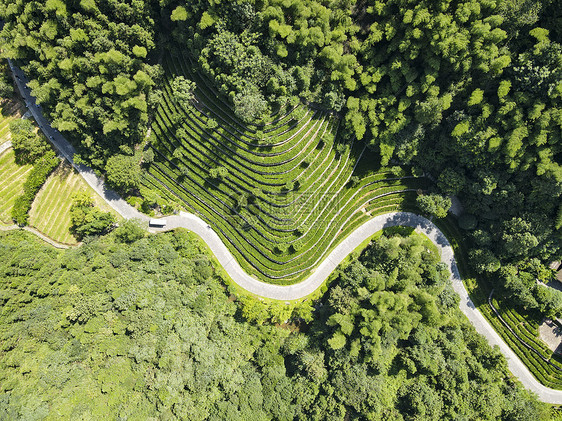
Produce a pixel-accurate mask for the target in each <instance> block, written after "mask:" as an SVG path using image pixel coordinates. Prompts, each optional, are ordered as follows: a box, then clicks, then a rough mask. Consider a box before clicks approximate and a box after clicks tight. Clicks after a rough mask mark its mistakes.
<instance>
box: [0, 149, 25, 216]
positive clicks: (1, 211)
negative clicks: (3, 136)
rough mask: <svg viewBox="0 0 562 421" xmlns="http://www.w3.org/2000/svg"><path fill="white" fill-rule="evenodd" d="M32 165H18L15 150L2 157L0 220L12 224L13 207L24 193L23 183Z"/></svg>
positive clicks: (6, 152)
mask: <svg viewBox="0 0 562 421" xmlns="http://www.w3.org/2000/svg"><path fill="white" fill-rule="evenodd" d="M31 168H33V166H32V165H18V164H16V161H15V155H14V151H13V149H8V150H6V151H5V152H4V153H3V154H2V155H0V220H1V221H2V222H4V223H6V224H11V223H12V216H11V211H12V206H13V204H14V200H16V197H18V196H19V195H21V194H22V193H23V183H25V180H26V179H27V176H28V173H29V171H31Z"/></svg>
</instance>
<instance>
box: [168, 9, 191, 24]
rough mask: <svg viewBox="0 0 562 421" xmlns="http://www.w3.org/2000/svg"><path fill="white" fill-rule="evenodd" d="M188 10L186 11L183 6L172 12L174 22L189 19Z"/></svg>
mask: <svg viewBox="0 0 562 421" xmlns="http://www.w3.org/2000/svg"><path fill="white" fill-rule="evenodd" d="M187 16H188V15H187V10H185V7H183V6H178V7H176V8H175V9H174V10H173V11H172V16H171V19H172V21H174V22H175V21H184V20H186V19H187Z"/></svg>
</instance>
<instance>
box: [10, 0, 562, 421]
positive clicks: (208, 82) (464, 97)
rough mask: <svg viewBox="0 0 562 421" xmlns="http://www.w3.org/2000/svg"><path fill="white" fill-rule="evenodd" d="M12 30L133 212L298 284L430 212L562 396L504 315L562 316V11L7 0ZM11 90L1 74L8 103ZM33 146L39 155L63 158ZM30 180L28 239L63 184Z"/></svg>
mask: <svg viewBox="0 0 562 421" xmlns="http://www.w3.org/2000/svg"><path fill="white" fill-rule="evenodd" d="M0 18H1V19H2V20H3V21H4V22H5V25H4V27H3V29H2V31H1V32H0V39H1V40H2V52H1V55H2V57H9V58H11V59H14V60H16V61H17V63H18V65H20V66H22V67H23V69H24V71H25V72H26V74H27V75H29V77H30V83H29V87H30V88H31V90H32V93H33V95H34V96H36V97H37V100H38V102H39V103H40V104H42V106H43V108H44V109H45V110H46V113H47V116H48V117H49V119H50V120H52V121H53V125H54V127H56V128H57V129H58V130H60V131H61V132H62V133H63V134H64V135H65V136H68V137H69V139H71V140H72V141H73V143H74V144H75V145H76V146H77V147H78V148H79V153H80V157H81V159H82V161H83V162H87V163H89V164H91V165H92V166H93V167H94V168H95V169H96V170H98V171H100V172H101V173H103V174H105V176H106V180H107V181H108V182H109V184H110V185H111V186H112V187H114V188H116V189H117V190H118V191H119V192H121V193H123V194H126V195H128V200H129V202H130V203H132V204H134V205H136V206H138V207H139V208H140V209H142V210H143V211H144V212H146V213H148V214H151V215H160V214H168V213H173V212H176V211H177V210H179V209H182V208H183V209H187V210H189V211H191V212H194V213H196V214H198V215H199V216H201V217H202V218H203V219H205V220H206V221H207V222H208V223H209V225H210V226H212V227H213V229H215V230H216V231H217V233H218V234H219V235H220V236H221V238H222V239H223V241H224V242H225V244H227V245H228V246H229V248H230V250H231V251H232V253H233V254H234V255H235V256H236V258H237V259H238V260H239V262H240V264H241V265H242V266H243V267H244V269H246V270H247V271H248V272H249V273H251V274H253V275H255V276H257V277H260V278H261V279H264V280H267V281H268V282H272V283H279V284H291V283H294V282H297V281H298V280H300V279H303V278H304V277H306V276H307V275H308V274H309V273H310V271H311V270H313V268H314V267H315V266H316V265H317V263H318V262H319V261H320V260H321V259H322V258H323V257H324V256H326V254H327V253H328V252H329V251H330V250H331V249H332V248H333V247H334V246H335V245H336V244H337V243H338V242H339V241H341V240H342V239H343V238H345V236H346V235H347V234H349V233H350V232H351V231H352V230H353V229H355V228H356V227H358V226H359V225H360V224H361V223H362V222H364V221H366V220H368V219H369V218H370V217H371V216H372V215H375V214H377V213H384V212H388V211H393V210H412V211H416V212H422V213H423V214H425V215H427V216H429V217H431V218H433V219H434V220H435V221H436V222H437V223H438V224H439V226H440V227H443V230H444V232H445V234H447V236H448V237H449V238H450V239H451V241H452V242H453V245H454V246H455V250H456V251H457V259H458V261H459V265H460V266H461V269H462V270H463V273H464V274H466V279H467V285H468V286H469V287H470V289H471V292H472V294H473V296H474V298H475V302H476V303H477V305H478V306H480V308H481V309H482V312H483V314H484V315H485V316H486V317H487V318H488V319H489V320H490V322H491V323H492V324H494V326H495V327H496V328H497V329H498V332H500V334H501V335H502V336H503V337H504V338H505V339H506V341H507V342H508V343H510V345H511V346H513V349H514V350H515V352H517V353H518V354H519V355H520V356H521V358H522V360H523V361H525V362H526V363H527V364H528V366H529V367H530V369H531V371H532V372H533V373H534V374H535V375H536V376H537V378H538V379H539V380H541V381H543V382H544V383H545V384H547V385H551V386H552V387H558V385H559V380H558V374H556V372H555V371H556V369H555V368H554V367H553V366H552V365H551V364H548V363H544V361H543V360H542V359H541V358H540V357H539V356H537V354H535V353H528V352H527V350H526V348H525V347H524V346H523V347H521V346H520V344H519V342H518V341H517V340H516V339H515V338H514V336H513V335H512V334H511V333H510V331H509V329H507V328H506V327H505V326H504V325H503V323H501V321H499V319H498V318H497V315H496V314H495V313H494V312H493V311H492V309H491V307H489V305H488V303H487V298H488V296H489V293H490V292H491V291H492V290H494V297H495V298H496V300H497V301H495V302H496V303H497V309H498V312H499V313H500V314H504V315H505V317H504V319H505V321H506V323H507V324H508V325H509V326H511V328H512V329H513V330H514V331H517V332H520V333H521V336H525V337H526V338H527V339H528V340H529V341H530V342H533V341H535V339H536V334H535V330H534V327H533V326H535V325H534V324H533V323H534V322H535V321H536V320H538V319H541V318H543V317H553V318H556V317H560V316H561V315H562V297H561V295H560V293H558V292H555V291H553V290H551V289H547V288H545V287H544V285H542V284H543V283H548V282H550V281H552V280H553V272H552V271H551V270H549V269H548V265H549V263H550V262H551V261H555V260H561V259H562V30H561V28H562V18H561V16H560V7H559V2H557V1H556V0H459V1H455V2H451V1H448V0H437V1H433V0H432V1H429V0H382V1H378V0H377V1H375V0H365V1H358V2H353V1H350V0H264V1H259V2H258V1H253V0H240V1H228V2H226V1H222V2H221V1H209V2H204V1H196V2H193V1H184V0H169V1H161V2H156V1H153V0H151V1H145V2H125V1H119V0H117V1H109V0H99V1H90V0H83V1H81V2H69V1H65V0H32V1H26V2H22V1H19V0H0ZM11 89H12V88H11V86H10V83H9V79H8V78H6V77H4V76H2V78H0V96H1V95H9V93H10V92H11ZM3 92H6V94H3ZM3 124H4V123H3V122H0V135H2V136H4V135H3V134H2V133H3V130H5V128H4V129H3V128H2V127H5V124H4V126H2V125H3ZM21 125H22V127H21V128H23V129H25V127H23V125H25V123H21ZM148 130H149V131H148ZM27 133H28V134H29V131H28V132H27ZM1 139H4V137H0V140H1ZM22 139H23V140H24V142H23V143H20V144H17V142H16V145H15V148H16V149H17V150H20V151H22V155H23V156H25V157H27V158H25V159H31V161H33V160H34V159H35V158H34V157H39V156H41V155H42V153H41V152H40V151H39V150H38V149H37V146H40V142H39V143H37V138H35V137H34V136H33V135H30V136H28V137H26V138H22ZM22 145H23V146H22ZM7 157H10V155H9V152H6V153H5V154H4V155H2V156H1V157H0V159H3V160H4V159H5V160H6V162H7V163H8V162H9V158H7ZM31 161H27V162H31ZM23 162H24V161H22V163H23ZM12 165H15V164H12V163H11V162H10V163H8V167H7V168H9V169H10V171H13V173H12V172H10V173H8V172H6V173H5V174H9V176H8V177H7V178H6V180H7V181H6V185H4V183H2V184H1V185H0V199H5V200H4V201H2V202H1V203H0V212H1V213H0V217H1V218H2V219H4V218H6V216H5V215H11V214H13V215H14V217H15V218H16V219H17V221H18V222H20V223H25V221H26V220H27V217H28V211H29V208H30V206H31V201H32V200H33V198H32V197H31V196H32V195H34V194H35V192H36V191H37V190H38V189H39V187H40V184H42V181H41V180H39V181H37V180H32V181H33V183H30V185H28V188H27V189H26V190H25V191H24V190H22V185H23V182H24V181H23V180H22V178H21V176H22V174H23V175H25V174H26V173H25V170H24V169H23V168H24V167H18V168H15V167H13V166H12ZM28 165H29V164H28ZM0 171H3V169H2V168H0ZM29 171H31V170H29ZM1 174H2V173H0V175H1ZM14 174H15V175H14ZM18 174H19V175H20V177H19V178H18ZM41 174H43V172H42V173H41ZM47 175H48V174H44V177H43V181H44V179H45V178H46V176H47ZM2 180H4V179H2ZM20 182H21V183H20ZM12 192H17V194H18V195H20V196H21V197H22V199H20V200H19V202H18V205H17V207H16V210H15V211H14V210H13V204H14V196H11V194H12ZM449 196H456V198H458V199H459V200H460V203H462V205H463V214H462V215H460V217H459V218H458V219H457V220H454V219H453V218H452V217H451V216H450V214H448V212H447V211H448V209H449V207H450V205H451V201H450V200H449V198H448V197H449ZM6 212H7V213H6ZM102 219H103V218H102ZM100 232H103V230H101V231H100ZM377 320H378V319H377ZM518 320H519V322H518ZM522 320H525V322H523V321H522ZM346 326H347V327H346V328H345V329H348V328H349V325H346ZM342 329H343V328H342ZM342 332H343V330H342ZM435 335H437V334H435ZM332 343H340V344H341V343H342V336H341V335H340V336H338V337H335V336H333V337H332ZM347 345H349V344H347V342H346V345H345V346H347ZM538 345H540V343H539V344H538ZM539 347H540V346H539ZM350 350H353V352H355V348H353V349H352V348H350ZM435 352H437V351H435ZM541 352H542V351H541ZM545 352H546V351H545ZM547 354H548V353H545V354H544V355H545V358H547V359H548V360H550V359H553V358H552V356H549V355H547ZM326 355H327V354H326ZM334 361H335V359H334ZM541 361H543V362H541ZM303 364H304V363H303ZM553 370H554V371H553ZM410 374H411V375H413V374H412V373H410ZM462 377H463V379H464V378H465V377H464V374H462ZM424 381H425V380H424ZM416 387H418V389H416V391H417V392H416V393H417V396H426V395H424V393H425V392H427V390H425V389H424V390H425V391H424V390H422V389H421V388H423V387H425V386H419V385H418V386H416ZM299 390H300V389H299ZM330 390H331V389H330ZM325 392H326V394H329V393H328V392H329V391H328V390H326V391H325ZM348 392H349V393H348V394H347V395H345V394H344V395H345V396H351V395H353V394H357V395H358V396H359V395H360V394H358V392H357V391H348ZM416 393H414V392H412V396H416ZM494 393H495V392H494ZM482 394H483V395H485V394H486V393H484V392H483V393H482ZM342 396H343V395H342ZM389 396H391V394H390V392H389ZM408 396H410V395H408ZM491 396H496V395H491ZM326 399H327V398H326ZM428 399H429V398H428ZM170 400H173V398H170ZM311 401H312V398H311ZM326 402H327V401H326ZM467 402H469V400H468V401H467ZM170 405H171V404H170ZM309 405H311V404H310V402H309ZM326 405H327V404H326ZM334 405H335V404H334ZM358 405H359V404H358ZM420 405H421V404H420ZM436 405H437V406H438V404H436ZM491 406H494V405H491ZM309 407H310V406H309ZM309 407H307V408H309ZM224 408H226V406H225V407H224ZM346 408H347V409H346V413H352V412H351V410H350V409H349V407H346ZM354 408H355V407H354ZM420 408H421V406H420ZM436 408H437V407H436ZM332 409H334V411H337V406H333V407H332ZM418 409H419V408H418ZM418 409H416V408H410V410H411V411H412V413H418V414H419V417H424V416H430V415H427V414H434V413H435V414H437V413H439V412H438V411H437V409H432V410H429V409H428V412H427V413H426V412H424V413H423V414H422V413H421V412H416V411H417V410H418ZM354 410H357V411H359V410H358V409H356V408H355V409H354ZM361 410H362V409H361ZM476 410H477V409H476ZM419 411H422V409H419ZM423 411H425V409H423ZM431 411H437V412H431ZM319 413H320V412H319ZM334 413H335V412H334ZM373 413H374V414H376V416H379V415H380V414H379V413H378V412H376V411H375V412H373ZM521 413H524V411H523V412H521ZM221 414H222V413H221ZM388 414H391V415H393V413H384V414H383V415H387V416H391V415H388ZM491 414H493V415H490V417H491V418H494V417H505V418H509V416H510V415H508V414H505V413H504V414H500V415H498V414H497V413H494V412H492V413H491ZM307 415H310V414H307ZM455 415H457V414H455ZM376 416H375V417H376ZM442 416H444V417H447V415H442ZM463 416H464V415H460V417H463ZM486 416H488V415H486ZM319 417H320V418H321V416H319ZM451 417H453V416H451ZM476 417H484V415H481V414H478V415H476ZM304 418H306V417H304ZM514 419H515V418H514ZM525 419H526V418H525Z"/></svg>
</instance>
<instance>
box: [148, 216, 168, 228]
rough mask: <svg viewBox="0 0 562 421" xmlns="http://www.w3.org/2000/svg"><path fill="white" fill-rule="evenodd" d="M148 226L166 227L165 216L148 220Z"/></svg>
mask: <svg viewBox="0 0 562 421" xmlns="http://www.w3.org/2000/svg"><path fill="white" fill-rule="evenodd" d="M148 226H150V227H156V228H164V227H165V226H166V219H165V218H160V219H154V218H152V219H151V220H150V221H148Z"/></svg>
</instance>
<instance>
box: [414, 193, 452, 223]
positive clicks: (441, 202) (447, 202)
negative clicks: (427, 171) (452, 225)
mask: <svg viewBox="0 0 562 421" xmlns="http://www.w3.org/2000/svg"><path fill="white" fill-rule="evenodd" d="M416 203H417V205H418V206H419V208H420V209H421V211H422V212H423V213H425V214H429V215H432V216H436V217H437V218H445V217H446V216H447V212H449V209H450V207H451V199H450V198H449V197H445V196H441V195H439V194H434V193H432V194H424V195H421V196H418V198H417V200H416Z"/></svg>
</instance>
